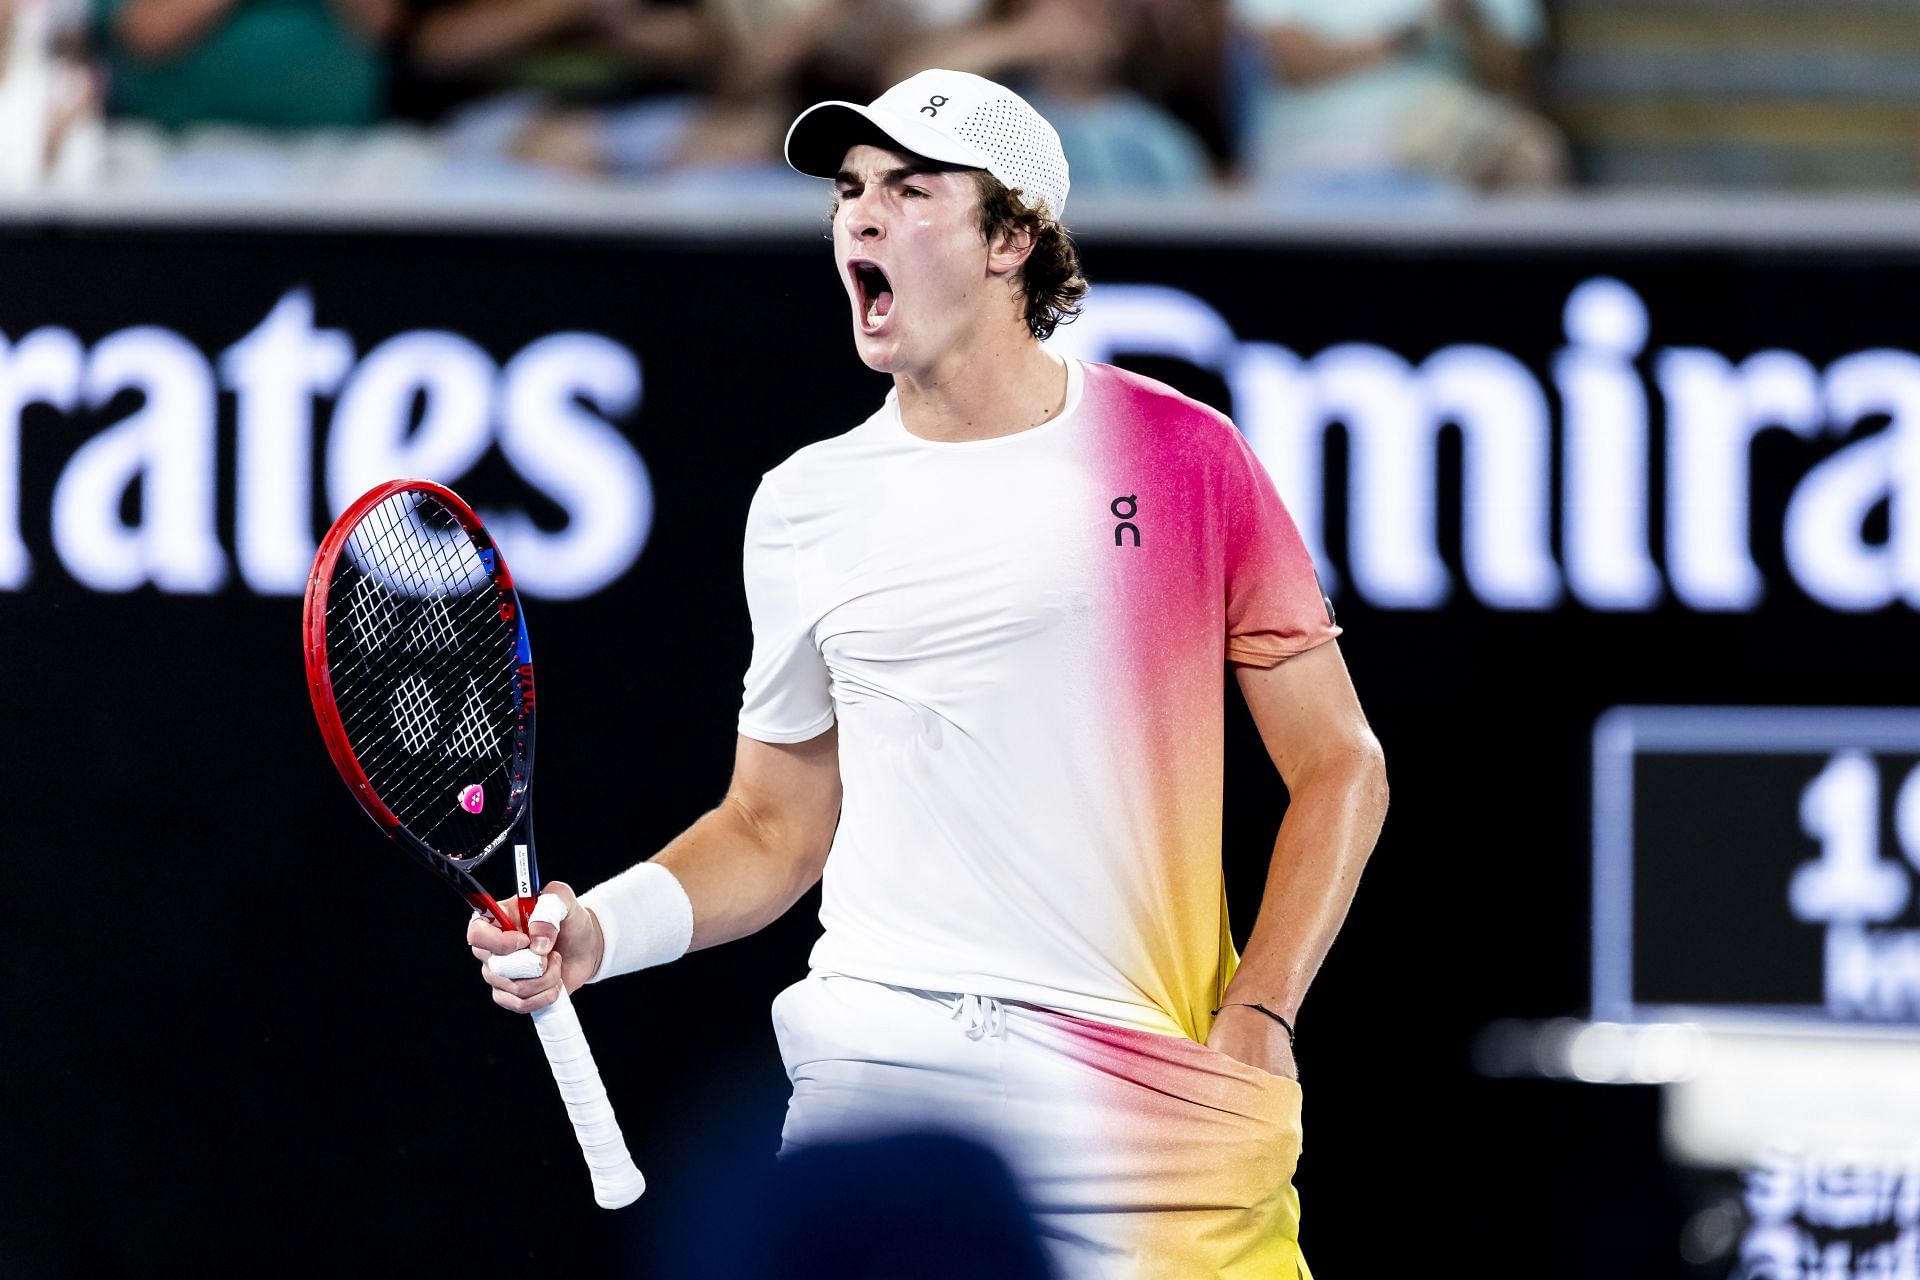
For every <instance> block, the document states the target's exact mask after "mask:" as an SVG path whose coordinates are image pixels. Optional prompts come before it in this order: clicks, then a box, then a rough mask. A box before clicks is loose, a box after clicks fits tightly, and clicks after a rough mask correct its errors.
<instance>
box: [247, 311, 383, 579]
mask: <svg viewBox="0 0 1920 1280" xmlns="http://www.w3.org/2000/svg"><path fill="white" fill-rule="evenodd" d="M352 368H353V340H352V339H350V338H348V337H347V335H346V334H344V333H342V332H340V331H339V330H337V329H323V330H316V329H315V328H314V327H313V298H312V297H311V296H310V295H309V294H308V293H307V291H306V290H305V289H295V290H293V291H292V292H291V293H289V294H287V295H286V296H285V297H283V298H281V299H280V302H279V304H278V305H276V306H275V307H274V309H273V310H272V311H271V312H270V313H268V315H267V318H266V319H265V320H262V321H261V322H260V327H259V328H257V329H255V330H254V331H253V332H252V333H250V334H248V335H247V336H246V337H244V338H242V339H241V340H240V341H239V342H236V343H235V344H234V345H233V346H232V347H231V348H230V349H229V350H228V351H227V353H226V354H225V355H223V356H221V357H220V375H221V378H222V380H223V381H225V382H226V384H227V385H228V386H229V387H232V388H233V390H234V395H235V399H236V400H237V402H238V410H237V414H236V419H237V420H236V423H235V434H236V436H237V448H236V455H237V464H238V471H239V489H238V492H237V493H236V494H235V495H234V497H235V512H234V519H235V523H236V525H237V527H238V533H237V536H236V537H235V538H234V550H235V551H236V552H237V553H238V555H239V559H240V573H241V575H242V576H243V577H245V578H246V580H247V582H248V583H249V584H250V585H251V586H252V587H253V589H254V590H256V591H260V592H265V593H267V594H282V595H288V594H296V593H298V592H300V591H302V590H304V589H305V587H306V581H307V573H308V572H309V570H310V569H311V568H312V567H313V555H314V552H315V550H316V549H317V548H316V547H315V545H314V536H313V517H312V510H313V475H312V468H311V466H310V465H309V462H308V460H309V459H310V458H311V457H312V456H313V410H314V403H313V402H314V399H315V397H319V396H332V395H334V394H335V393H336V392H338V391H339V389H340V384H341V383H342V382H343V381H345V379H346V376H347V372H348V370H350V369H352Z"/></svg>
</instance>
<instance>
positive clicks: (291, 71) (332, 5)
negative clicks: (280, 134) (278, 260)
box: [94, 0, 398, 129]
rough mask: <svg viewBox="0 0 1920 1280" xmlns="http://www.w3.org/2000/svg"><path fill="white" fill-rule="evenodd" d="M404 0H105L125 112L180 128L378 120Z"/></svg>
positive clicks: (111, 89)
mask: <svg viewBox="0 0 1920 1280" xmlns="http://www.w3.org/2000/svg"><path fill="white" fill-rule="evenodd" d="M397 3H398V0H94V4H95V19H96V24H97V29H98V32H99V40H100V46H101V48H102V49H104V50H105V53H106V63H107V74H108V95H109V96H108V104H109V108H110V110H111V111H112V112H113V113H114V114H116V115H126V116H133V117H137V118H140V119H143V120H148V121H152V122H153V123H155V124H159V125H163V126H166V127H168V128H179V127H182V126H185V125H190V124H198V123H202V122H209V121H217V122H223V123H228V124H239V125H251V126H255V127H258V128H266V129H303V128H317V127H322V126H354V125H365V124H371V123H373V122H375V121H377V120H379V119H380V118H381V115H382V114H383V110H384V104H385V95H386V58H385V54H384V52H383V50H382V42H383V41H384V40H385V38H386V36H387V34H388V32H389V31H390V30H391V28H392V26H393V23H394V19H395V17H396V16H397V11H396V5H397Z"/></svg>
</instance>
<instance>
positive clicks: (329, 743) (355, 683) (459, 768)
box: [304, 480, 535, 920]
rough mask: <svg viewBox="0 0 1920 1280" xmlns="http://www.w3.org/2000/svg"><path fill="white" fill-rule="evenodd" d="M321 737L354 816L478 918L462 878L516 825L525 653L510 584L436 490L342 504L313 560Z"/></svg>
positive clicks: (458, 505)
mask: <svg viewBox="0 0 1920 1280" xmlns="http://www.w3.org/2000/svg"><path fill="white" fill-rule="evenodd" d="M304 630H305V643H306V668H307V686H308V693H309V695H310V696H311V698H312V700H313V710H314V715H315V717H316V719H317V720H318V722H319V725H320V733H321V737H322V738H323V739H324V741H325V742H326V747H327V753H328V755H329V756H331V757H332V759H333V763H334V766H335V768H337V769H338V770H339V772H340V776H341V778H342V779H343V780H344V781H345V782H346V784H347V789H348V790H349V791H350V792H352V794H353V797H354V799H355V800H356V801H358V802H359V804H360V807H361V808H362V809H364V810H365V811H366V813H367V816H368V817H370V818H372V819H373V820H374V822H376V823H378V824H379V825H380V827H381V828H382V829H383V830H385V831H386V832H387V833H388V834H389V835H390V836H392V837H393V838H395V839H396V840H398V841H400V842H401V843H402V844H403V845H404V846H406V847H407V848H408V849H410V850H411V851H412V852H414V853H415V854H416V855H417V856H419V857H420V858H421V859H422V860H423V861H425V862H426V863H427V865H428V866H429V867H430V868H431V869H432V870H434V871H435V872H436V873H438V874H439V875H441V877H442V878H443V879H446V880H447V881H448V882H449V883H451V884H452V885H453V887H454V888H455V889H456V890H457V891H459V892H460V894H461V896H462V897H464V898H466V899H467V900H468V901H469V902H470V903H472V904H473V905H474V906H475V907H476V908H478V909H481V910H485V911H487V912H488V913H489V914H491V915H493V916H494V917H495V918H496V919H497V920H504V917H503V916H502V915H501V914H500V912H499V911H498V909H497V907H496V906H495V905H494V902H493V899H492V898H491V897H490V896H489V895H488V894H487V893H486V892H485V890H484V889H482V888H481V887H480V886H479V884H478V882H477V881H475V880H474V879H473V877H472V874H471V869H472V868H474V867H476V866H478V865H479V864H480V863H481V862H483V861H485V859H486V858H487V857H488V856H490V855H491V854H493V853H494V852H495V851H496V850H498V849H500V848H501V847H502V846H504V845H505V844H506V843H507V840H508V838H509V836H510V835H512V833H513V832H514V830H515V828H516V827H521V826H522V825H523V824H524V823H525V821H526V819H527V815H528V809H529V804H530V798H531V783H532V777H533V746H534V708H535V698H534V681H533V656H532V651H531V648H530V646H529V645H528V642H527V629H526V619H525V617H524V615H523V613H522V611H521V608H520V599H519V595H518V593H517V592H516V591H515V590H514V585H513V575H512V573H511V572H510V571H509V570H508V568H507V563H506V558H505V557H504V556H502V555H501V554H500V551H499V548H497V547H496V546H495V545H494V543H493V539H492V538H491V537H490V536H489V535H488V533H487V530H486V528H485V526H484V525H483V524H482V523H481V522H480V518H479V517H478V516H477V515H475V514H474V512H473V509H472V508H471V507H469V506H468V505H467V504H466V503H465V502H463V501H461V499H460V498H459V497H458V496H457V495H456V494H454V493H453V492H452V491H451V490H450V489H447V488H446V487H445V486H443V485H438V484H434V483H433V482H432V481H428V480H392V481H388V482H387V483H385V484H382V485H378V486H376V487H375V488H373V489H371V490H369V491H368V492H367V493H365V494H363V495H362V496H361V497H360V498H358V499H357V500H355V501H354V502H353V504H352V505H350V506H349V507H348V508H347V509H346V510H345V511H343V512H342V513H341V514H340V517H339V519H337V520H335V521H334V523H333V527H332V528H330V529H329V530H328V531H327V536H326V537H325V538H324V539H323V540H322V541H321V544H320V549H319V552H318V554H317V555H316V556H315V557H314V567H313V573H312V574H311V576H310V577H309V578H308V582H307V597H306V609H305V617H304Z"/></svg>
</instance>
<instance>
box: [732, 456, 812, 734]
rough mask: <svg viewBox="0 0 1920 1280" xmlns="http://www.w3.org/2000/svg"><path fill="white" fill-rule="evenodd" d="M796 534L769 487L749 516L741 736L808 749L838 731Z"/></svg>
mask: <svg viewBox="0 0 1920 1280" xmlns="http://www.w3.org/2000/svg"><path fill="white" fill-rule="evenodd" d="M796 558H797V551H796V548H795V545H794V536H793V529H792V527H791V526H789V525H788V523H787V521H786V518H785V517H784V516H782V515H781V514H780V501H779V496H778V494H777V493H776V491H775V490H774V487H773V482H772V481H771V480H762V481H761V482H760V488H759V491H758V492H756V493H755V494H754V495H753V505H752V506H751V507H750V508H748V511H747V538H746V547H745V550H744V553H743V555H742V570H743V575H744V577H745V579H746V585H747V612H748V613H749V614H750V615H752V618H753V660H752V662H750V663H749V664H748V665H747V679H746V692H745V695H744V697H743V698H742V699H741V704H740V732H741V733H742V734H743V735H744V736H746V737H749V738H753V739H756V740H758V741H760V742H805V741H806V740H807V739H809V738H815V737H818V736H819V735H821V734H823V733H825V732H826V731H827V730H828V729H830V728H832V727H833V695H832V693H831V690H830V688H829V685H828V679H827V666H826V663H825V662H824V661H823V660H822V659H821V657H820V648H819V646H818V645H817V644H816V643H815V642H814V639H813V619H812V618H811V617H810V616H809V615H808V614H807V612H806V607H805V604H804V602H803V601H802V599H801V596H800V587H799V582H800V575H799V572H798V566H797V564H796Z"/></svg>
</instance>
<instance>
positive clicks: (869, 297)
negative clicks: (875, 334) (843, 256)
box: [852, 262, 893, 330]
mask: <svg viewBox="0 0 1920 1280" xmlns="http://www.w3.org/2000/svg"><path fill="white" fill-rule="evenodd" d="M852 267H853V284H854V288H855V290H856V291H857V292H858V295H859V297H858V302H859V306H860V318H861V323H862V324H863V325H864V326H865V327H866V328H867V329H870V330H871V329H877V328H879V327H880V322H881V321H882V320H883V319H885V318H886V315H887V313H888V312H889V311H891V310H893V284H892V283H891V282H890V281H889V280H888V279H887V273H886V272H884V271H882V270H881V269H880V268H879V267H877V266H875V265H874V264H873V263H871V262H855V263H853V264H852Z"/></svg>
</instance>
